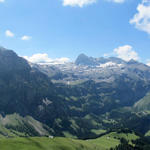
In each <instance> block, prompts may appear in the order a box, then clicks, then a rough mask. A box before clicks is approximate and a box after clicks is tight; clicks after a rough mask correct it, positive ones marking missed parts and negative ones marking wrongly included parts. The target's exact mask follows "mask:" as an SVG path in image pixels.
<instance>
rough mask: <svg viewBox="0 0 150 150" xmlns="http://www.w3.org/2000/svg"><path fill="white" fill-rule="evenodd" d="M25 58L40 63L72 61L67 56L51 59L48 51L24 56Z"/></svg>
mask: <svg viewBox="0 0 150 150" xmlns="http://www.w3.org/2000/svg"><path fill="white" fill-rule="evenodd" d="M24 58H25V59H27V60H28V61H29V62H32V63H40V64H64V63H66V62H69V61H70V59H69V58H66V57H62V58H56V59H51V58H49V56H48V54H46V53H38V54H34V55H32V56H31V57H28V56H24Z"/></svg>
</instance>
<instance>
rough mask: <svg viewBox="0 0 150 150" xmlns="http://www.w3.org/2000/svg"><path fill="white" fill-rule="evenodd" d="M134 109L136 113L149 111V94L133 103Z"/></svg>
mask: <svg viewBox="0 0 150 150" xmlns="http://www.w3.org/2000/svg"><path fill="white" fill-rule="evenodd" d="M134 108H135V110H137V111H143V110H150V92H149V93H147V95H146V96H145V97H144V98H142V99H141V100H139V101H138V102H137V103H135V105H134Z"/></svg>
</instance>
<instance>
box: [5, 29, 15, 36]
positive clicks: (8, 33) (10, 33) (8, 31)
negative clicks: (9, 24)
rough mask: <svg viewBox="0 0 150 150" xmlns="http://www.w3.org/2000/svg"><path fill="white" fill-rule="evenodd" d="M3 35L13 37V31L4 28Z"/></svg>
mask: <svg viewBox="0 0 150 150" xmlns="http://www.w3.org/2000/svg"><path fill="white" fill-rule="evenodd" d="M5 35H6V36H7V37H14V33H13V32H11V31H10V30H6V32H5Z"/></svg>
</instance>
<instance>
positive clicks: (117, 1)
mask: <svg viewBox="0 0 150 150" xmlns="http://www.w3.org/2000/svg"><path fill="white" fill-rule="evenodd" d="M107 1H110V2H114V3H124V2H125V0H107Z"/></svg>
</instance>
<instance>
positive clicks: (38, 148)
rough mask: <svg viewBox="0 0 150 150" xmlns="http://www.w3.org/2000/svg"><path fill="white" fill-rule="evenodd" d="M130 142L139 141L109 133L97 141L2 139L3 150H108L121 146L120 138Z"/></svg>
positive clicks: (133, 135) (42, 138)
mask: <svg viewBox="0 0 150 150" xmlns="http://www.w3.org/2000/svg"><path fill="white" fill-rule="evenodd" d="M122 137H124V138H126V139H128V140H129V141H131V140H132V139H133V140H134V139H137V138H138V137H137V136H136V135H135V134H123V133H120V134H118V133H115V132H112V133H109V134H107V135H104V136H102V137H100V138H97V139H92V140H75V139H71V138H60V137H56V138H54V139H50V138H46V137H41V138H38V137H34V138H9V139H6V138H1V139H0V145H1V149H2V150H106V149H109V148H110V147H115V146H116V145H118V144H119V138H122Z"/></svg>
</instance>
